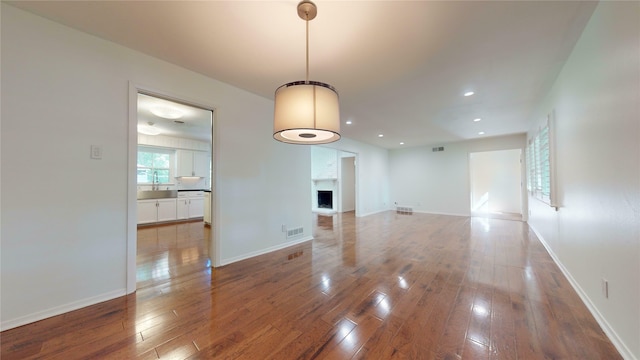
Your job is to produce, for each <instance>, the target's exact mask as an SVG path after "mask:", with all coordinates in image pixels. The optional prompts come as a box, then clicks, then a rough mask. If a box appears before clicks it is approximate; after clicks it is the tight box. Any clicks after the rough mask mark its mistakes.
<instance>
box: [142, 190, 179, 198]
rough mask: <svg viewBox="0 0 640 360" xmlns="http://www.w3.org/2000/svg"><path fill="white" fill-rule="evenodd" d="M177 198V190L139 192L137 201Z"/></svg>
mask: <svg viewBox="0 0 640 360" xmlns="http://www.w3.org/2000/svg"><path fill="white" fill-rule="evenodd" d="M177 197H178V190H140V191H138V200H146V199H171V198H177Z"/></svg>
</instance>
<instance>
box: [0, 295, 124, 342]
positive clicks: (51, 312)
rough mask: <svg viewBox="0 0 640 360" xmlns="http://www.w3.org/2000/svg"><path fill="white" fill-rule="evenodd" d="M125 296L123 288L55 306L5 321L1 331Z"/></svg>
mask: <svg viewBox="0 0 640 360" xmlns="http://www.w3.org/2000/svg"><path fill="white" fill-rule="evenodd" d="M124 295H126V289H125V288H122V289H118V290H114V291H109V292H107V293H104V294H100V295H97V296H92V297H89V298H85V299H82V300H78V301H73V302H70V303H68V304H64V305H60V306H55V307H52V308H50V309H47V310H42V311H38V312H35V313H32V314H28V315H24V316H20V317H17V318H15V319H11V320H7V321H3V322H2V323H0V331H5V330H8V329H13V328H15V327H18V326H22V325H26V324H30V323H32V322H36V321H40V320H44V319H47V318H50V317H52V316H56V315H60V314H64V313H67V312H69V311H73V310H78V309H81V308H83V307H87V306H90V305H95V304H97V303H101V302H103V301H107V300H112V299H115V298H117V297H120V296H124Z"/></svg>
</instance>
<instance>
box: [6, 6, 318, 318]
mask: <svg viewBox="0 0 640 360" xmlns="http://www.w3.org/2000/svg"><path fill="white" fill-rule="evenodd" d="M1 6H2V14H1V15H2V22H1V26H2V31H1V34H2V59H1V60H2V61H1V70H2V71H1V73H2V110H1V116H2V134H1V145H2V151H1V156H2V161H1V166H2V173H1V174H2V178H1V186H2V188H1V193H2V204H1V208H0V211H1V213H2V226H1V228H2V229H1V239H2V254H1V289H0V290H1V292H2V308H1V311H0V322H1V323H0V326H1V327H2V329H6V328H9V327H13V326H17V325H20V324H24V323H27V322H31V321H34V320H38V319H42V318H45V317H48V316H51V315H55V314H58V313H62V312H65V311H69V310H72V309H75V308H79V307H83V306H86V305H89V304H93V303H96V302H99V301H102V300H106V299H109V298H113V297H117V296H120V295H123V294H125V291H126V286H127V274H128V273H127V265H131V261H132V259H133V263H134V264H135V256H133V258H132V257H131V255H130V250H131V246H132V244H131V242H130V243H127V238H128V237H129V238H131V237H132V236H133V237H135V208H130V207H129V204H135V195H133V194H135V179H134V174H135V171H133V169H135V162H134V163H132V164H130V163H129V160H130V156H129V149H128V147H129V146H131V144H132V143H133V147H135V139H134V140H133V142H132V140H131V139H132V138H133V137H135V135H136V134H135V124H134V125H131V123H130V116H132V114H133V116H135V111H132V105H131V103H130V101H131V99H132V98H133V99H135V96H133V97H132V96H131V94H130V84H131V83H133V84H136V86H141V87H144V88H146V89H149V90H152V91H155V92H160V93H166V94H167V95H171V96H175V97H178V98H181V99H182V100H185V101H188V102H192V103H196V104H202V105H208V106H211V107H213V108H215V109H216V115H215V122H216V124H215V129H216V137H215V138H214V144H215V149H216V153H215V154H214V156H215V161H214V163H215V165H216V167H217V168H216V169H215V170H216V171H215V176H214V181H215V184H216V188H215V196H216V197H217V208H216V210H215V214H216V218H215V219H214V221H215V231H216V236H217V238H218V247H217V249H216V250H217V251H216V252H215V254H214V261H215V262H216V263H218V264H224V263H228V262H231V261H236V260H239V259H242V258H244V257H247V256H252V255H256V254H259V253H262V252H264V251H268V250H273V249H275V248H279V247H282V246H284V245H286V244H287V240H286V239H285V234H284V233H283V232H282V231H281V226H282V224H287V225H288V226H289V227H298V226H303V227H304V228H305V231H306V232H305V234H304V236H303V237H302V238H301V239H304V238H310V237H311V223H312V222H311V215H310V212H309V209H310V207H311V202H310V199H309V196H308V194H309V189H310V184H309V173H310V171H311V169H310V165H309V156H310V155H309V148H308V147H301V146H291V145H286V144H281V143H278V142H276V141H275V140H273V139H272V136H271V135H272V116H273V103H272V101H270V100H268V99H264V98H261V97H258V96H256V95H253V94H250V93H248V92H245V91H243V90H240V89H237V88H234V87H231V86H228V85H226V84H223V83H220V82H218V81H216V80H213V79H210V78H207V77H204V76H202V75H200V74H197V73H194V72H191V71H187V70H185V69H182V68H179V67H177V66H174V65H172V64H169V63H166V62H163V61H160V60H157V59H154V58H151V57H149V56H146V55H144V54H141V53H139V52H135V51H132V50H130V49H126V48H124V47H121V46H118V45H115V44H113V43H110V42H107V41H103V40H101V39H98V38H96V37H93V36H90V35H87V34H84V33H81V32H78V31H76V30H73V29H70V28H67V27H64V26H61V25H59V24H56V23H53V22H50V21H48V20H45V19H43V18H40V17H37V16H34V15H31V14H29V13H26V12H23V11H21V10H18V9H16V8H14V7H12V6H10V5H7V4H5V3H2V5H1ZM133 121H135V118H134V119H133ZM92 144H97V145H101V146H102V147H103V158H102V160H91V159H90V158H89V149H90V145H92ZM134 151H135V150H134ZM129 167H131V169H130V168H129ZM129 177H131V178H129ZM132 187H133V189H131V188H132ZM128 194H129V195H128ZM132 195H133V198H132V197H131V196H132ZM283 198H286V199H287V201H282V199H283ZM130 210H131V211H130ZM132 221H133V226H132V225H131V222H132ZM301 239H297V240H298V241H300V240H301ZM131 240H133V239H131ZM133 245H135V244H133ZM128 251H129V257H127V254H128ZM134 251H135V247H134ZM134 255H135V254H134Z"/></svg>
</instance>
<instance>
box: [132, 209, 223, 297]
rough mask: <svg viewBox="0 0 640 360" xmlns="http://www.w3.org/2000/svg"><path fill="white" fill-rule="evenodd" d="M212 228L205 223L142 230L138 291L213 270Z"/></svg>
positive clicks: (139, 239)
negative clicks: (210, 248) (210, 242)
mask: <svg viewBox="0 0 640 360" xmlns="http://www.w3.org/2000/svg"><path fill="white" fill-rule="evenodd" d="M210 232H211V228H210V227H208V226H204V223H203V222H202V221H190V222H181V223H170V224H163V225H155V226H145V227H140V228H138V254H137V280H138V286H137V288H138V289H143V288H145V287H148V286H151V285H158V284H162V283H164V282H169V281H170V279H171V278H172V277H178V276H181V275H185V274H188V273H192V272H194V271H199V270H202V269H205V268H208V267H210V266H211V261H210V260H209V237H210Z"/></svg>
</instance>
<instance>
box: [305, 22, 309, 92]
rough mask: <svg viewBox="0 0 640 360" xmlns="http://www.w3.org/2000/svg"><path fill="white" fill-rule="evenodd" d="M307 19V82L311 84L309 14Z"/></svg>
mask: <svg viewBox="0 0 640 360" xmlns="http://www.w3.org/2000/svg"><path fill="white" fill-rule="evenodd" d="M306 16H307V18H306V19H305V23H306V24H307V74H306V82H307V83H309V13H308V12H307V13H306Z"/></svg>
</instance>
